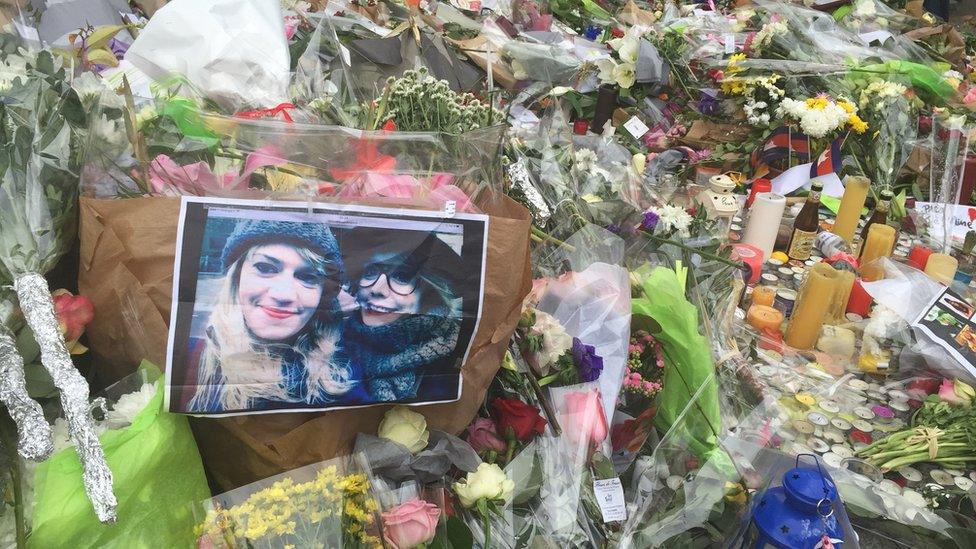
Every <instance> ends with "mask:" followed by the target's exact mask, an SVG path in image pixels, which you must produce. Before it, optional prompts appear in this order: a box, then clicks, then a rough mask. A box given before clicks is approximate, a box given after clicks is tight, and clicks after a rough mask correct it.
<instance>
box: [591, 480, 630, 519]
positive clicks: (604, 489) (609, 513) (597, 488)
mask: <svg viewBox="0 0 976 549" xmlns="http://www.w3.org/2000/svg"><path fill="white" fill-rule="evenodd" d="M593 494H594V495H596V501H597V503H598V504H599V505H600V512H601V513H602V514H603V522H620V521H623V520H627V504H626V501H625V500H624V488H623V485H621V484H620V479H619V478H608V479H604V480H594V481H593Z"/></svg>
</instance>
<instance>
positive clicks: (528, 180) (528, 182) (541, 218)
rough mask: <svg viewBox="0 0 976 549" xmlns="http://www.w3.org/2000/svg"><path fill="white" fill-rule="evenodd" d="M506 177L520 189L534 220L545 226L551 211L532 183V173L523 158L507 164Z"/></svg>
mask: <svg viewBox="0 0 976 549" xmlns="http://www.w3.org/2000/svg"><path fill="white" fill-rule="evenodd" d="M508 178H509V179H510V180H511V181H512V186H513V187H515V188H516V189H518V190H520V191H522V194H524V195H525V198H526V200H528V202H529V204H528V206H529V210H530V213H531V214H532V217H533V218H534V219H535V222H536V223H537V224H538V225H540V226H545V224H546V223H548V222H549V217H550V216H551V215H552V212H551V211H550V210H549V205H548V204H546V199H545V198H543V197H542V194H540V193H539V191H538V189H536V187H535V185H533V184H532V175H531V174H530V173H529V170H528V169H527V168H526V166H525V159H524V158H520V159H518V161H516V162H513V163H512V164H510V165H509V166H508Z"/></svg>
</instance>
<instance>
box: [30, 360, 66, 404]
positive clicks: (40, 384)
mask: <svg viewBox="0 0 976 549" xmlns="http://www.w3.org/2000/svg"><path fill="white" fill-rule="evenodd" d="M24 379H25V381H26V382H27V394H29V395H30V397H31V398H35V399H36V398H52V397H55V396H57V394H58V389H57V387H55V386H54V380H53V379H51V374H49V373H47V370H45V369H44V366H42V365H41V364H39V363H36V362H35V363H33V364H28V365H26V366H24Z"/></svg>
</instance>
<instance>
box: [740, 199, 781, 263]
mask: <svg viewBox="0 0 976 549" xmlns="http://www.w3.org/2000/svg"><path fill="white" fill-rule="evenodd" d="M785 209H786V197H785V196H783V195H780V194H776V193H759V194H757V195H756V201H755V202H753V204H752V207H751V208H749V222H748V223H747V224H746V234H745V236H743V237H742V243H743V244H751V245H753V246H755V247H757V248H759V249H760V250H762V253H763V257H765V258H769V257H771V256H772V255H773V246H774V245H775V244H776V233H778V232H779V223H780V221H782V220H783V210H785Z"/></svg>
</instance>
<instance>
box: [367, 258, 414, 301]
mask: <svg viewBox="0 0 976 549" xmlns="http://www.w3.org/2000/svg"><path fill="white" fill-rule="evenodd" d="M381 275H386V284H387V286H389V287H390V291H392V292H393V293H395V294H397V295H400V296H408V295H410V294H412V293H413V292H414V291H416V290H417V270H416V269H411V268H408V267H407V266H405V265H385V264H383V263H373V264H371V265H367V266H366V268H365V269H363V274H362V276H360V278H359V287H360V288H372V287H373V286H374V285H375V284H376V283H377V282H378V281H379V279H380V276H381Z"/></svg>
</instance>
